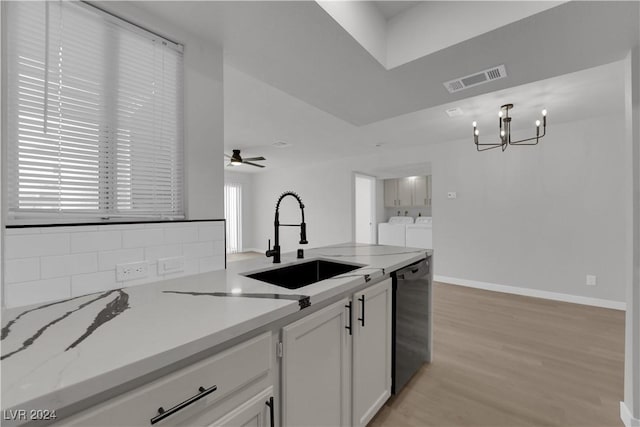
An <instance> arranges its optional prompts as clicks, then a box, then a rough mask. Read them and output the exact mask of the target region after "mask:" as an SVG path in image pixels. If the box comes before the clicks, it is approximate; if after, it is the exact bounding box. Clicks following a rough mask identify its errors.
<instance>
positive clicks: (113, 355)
mask: <svg viewBox="0 0 640 427" xmlns="http://www.w3.org/2000/svg"><path fill="white" fill-rule="evenodd" d="M425 253H426V254H431V251H430V250H416V249H411V248H399V247H393V246H379V245H358V244H355V245H354V244H346V245H336V246H327V247H322V248H316V249H310V250H307V251H306V259H305V260H297V259H296V257H295V253H292V254H283V255H282V264H281V266H284V265H287V264H294V263H297V262H305V261H309V260H310V259H314V258H315V259H318V258H320V259H328V260H331V259H336V258H340V259H341V260H345V258H347V259H348V260H349V261H350V262H353V263H357V264H358V265H362V266H363V267H362V268H359V269H356V270H353V271H351V272H348V273H345V274H343V275H339V276H336V277H333V278H331V279H327V280H323V281H320V282H317V283H314V284H311V285H308V286H305V287H303V288H300V289H297V290H289V289H285V288H281V287H278V286H275V285H271V284H268V283H265V282H261V281H259V280H255V279H251V278H249V277H246V276H245V274H248V273H250V272H257V271H263V270H266V269H270V268H274V267H277V266H274V265H273V263H272V260H271V259H269V258H266V257H264V258H262V257H261V258H256V259H251V260H245V261H237V262H232V263H229V264H228V267H227V270H222V271H213V272H208V273H204V274H199V275H194V276H188V277H180V278H175V279H169V280H163V281H159V282H156V283H152V284H146V285H139V286H134V287H129V288H124V289H114V290H110V291H106V292H102V293H99V294H90V295H84V296H78V297H73V298H68V299H65V300H61V301H56V302H52V303H46V304H39V305H36V306H27V307H16V308H12V309H4V310H2V354H1V356H0V357H1V360H2V362H1V364H0V369H1V370H2V409H3V410H10V409H11V410H15V409H25V410H30V409H43V408H47V409H61V408H64V407H68V406H70V405H73V404H75V403H76V402H78V401H80V400H82V399H84V398H86V397H88V396H93V395H97V394H99V393H103V392H106V391H109V390H111V389H113V388H115V387H118V386H120V385H122V384H124V383H127V382H129V381H131V380H132V379H134V378H138V377H142V376H144V375H147V374H150V373H153V372H154V371H157V370H159V369H163V368H165V367H166V366H168V365H170V364H172V363H175V362H178V361H180V360H183V359H186V358H188V357H191V356H193V355H196V354H198V353H200V352H202V351H205V350H207V349H210V348H212V347H215V346H217V345H221V344H223V343H225V342H226V341H228V340H230V339H232V338H234V337H238V336H241V335H243V334H246V333H249V332H251V331H253V330H255V329H257V328H259V327H262V326H264V325H268V324H270V323H273V322H275V321H278V320H281V319H284V318H285V317H287V316H289V315H292V314H294V313H296V312H298V311H299V310H300V309H302V308H304V307H303V305H304V306H307V305H309V304H317V303H320V302H322V301H324V300H327V299H329V298H332V297H337V296H339V295H344V294H345V293H346V292H349V291H350V290H351V289H355V288H356V287H358V286H362V285H363V284H365V283H366V282H368V281H370V280H375V279H378V278H382V277H384V275H385V274H388V273H390V272H392V271H395V270H397V269H398V268H401V267H404V266H406V265H409V264H411V263H413V262H416V261H419V260H420V259H422V258H424V257H425ZM238 294H241V295H242V297H238V296H239V295H238ZM9 424H11V423H9Z"/></svg>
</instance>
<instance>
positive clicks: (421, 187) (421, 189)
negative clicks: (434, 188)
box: [413, 175, 431, 207]
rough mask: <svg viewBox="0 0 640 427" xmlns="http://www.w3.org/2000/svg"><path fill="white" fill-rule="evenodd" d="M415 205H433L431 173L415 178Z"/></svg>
mask: <svg viewBox="0 0 640 427" xmlns="http://www.w3.org/2000/svg"><path fill="white" fill-rule="evenodd" d="M413 205H414V206H426V207H430V206H431V175H429V176H419V177H416V178H415V180H414V197H413Z"/></svg>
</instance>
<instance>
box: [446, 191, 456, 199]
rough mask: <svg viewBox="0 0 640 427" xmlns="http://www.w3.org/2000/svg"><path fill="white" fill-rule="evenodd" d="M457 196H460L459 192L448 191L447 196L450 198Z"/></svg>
mask: <svg viewBox="0 0 640 427" xmlns="http://www.w3.org/2000/svg"><path fill="white" fill-rule="evenodd" d="M457 197H458V194H457V193H456V192H455V191H449V192H448V193H447V198H448V199H455V198H457Z"/></svg>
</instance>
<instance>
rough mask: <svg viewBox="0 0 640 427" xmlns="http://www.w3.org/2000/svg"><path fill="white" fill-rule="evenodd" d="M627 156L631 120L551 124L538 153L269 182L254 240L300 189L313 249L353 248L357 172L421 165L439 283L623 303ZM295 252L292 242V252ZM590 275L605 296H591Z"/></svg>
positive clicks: (361, 164) (316, 172) (458, 152)
mask: <svg viewBox="0 0 640 427" xmlns="http://www.w3.org/2000/svg"><path fill="white" fill-rule="evenodd" d="M624 147H625V145H624V121H623V119H622V118H620V117H600V118H591V119H588V120H584V121H580V122H574V123H567V124H553V123H551V124H550V127H549V131H548V135H547V136H546V137H545V138H544V139H543V140H542V141H541V143H540V145H538V146H537V147H509V148H508V149H507V151H506V152H504V153H502V152H500V151H489V152H485V153H478V152H476V150H475V147H474V146H473V144H472V141H471V140H468V139H464V140H459V141H450V142H446V143H441V144H436V145H432V146H426V147H421V148H414V149H410V150H409V149H407V150H400V152H398V151H394V152H393V155H389V153H380V154H375V155H368V156H363V157H360V158H356V159H354V158H352V159H344V160H340V161H336V162H331V163H325V164H315V165H309V166H307V167H305V168H295V169H293V168H292V169H289V170H281V169H280V170H275V171H270V172H265V173H261V174H260V175H259V177H258V178H257V179H256V181H255V194H256V204H255V211H256V212H259V214H258V216H257V217H256V229H255V240H256V241H258V242H266V239H267V238H268V237H272V236H273V230H272V225H271V223H272V221H273V219H272V218H273V217H272V210H273V204H274V203H275V200H276V197H277V194H278V193H279V192H281V191H283V190H286V189H289V188H291V189H294V190H296V191H298V192H299V193H300V195H301V196H302V198H303V200H304V201H305V204H306V205H307V222H308V226H307V229H308V234H309V243H310V245H314V246H321V245H327V244H334V243H338V242H344V241H349V240H351V236H352V235H353V234H352V232H353V230H352V207H351V206H352V185H351V180H352V175H351V173H352V171H353V170H358V171H361V172H365V173H366V172H367V170H375V169H376V168H381V167H384V166H387V167H390V166H394V164H393V162H399V161H400V160H395V159H403V158H411V159H412V160H413V161H417V160H420V161H425V162H431V164H432V168H433V170H432V178H433V181H432V189H433V218H434V224H437V226H434V250H435V254H436V255H435V256H436V260H437V261H436V263H435V266H436V274H438V275H442V276H448V277H453V278H460V279H468V280H475V281H482V282H489V283H494V284H501V285H508V286H514V287H520V288H528V289H536V290H542V291H550V292H556V293H564V294H570V295H577V296H584V297H589V298H598V299H604V300H610V301H617V302H623V301H624V300H625V283H626V276H625V273H624V272H625V271H626V270H627V268H628V265H627V264H628V260H627V258H625V250H626V246H625V243H624V242H625V239H626V237H625V236H626V233H627V232H628V230H627V228H626V226H625V206H626V203H627V202H626V196H625V194H628V193H625V191H626V190H625V189H627V188H628V186H629V182H630V180H631V178H630V173H631V171H630V166H625V165H628V162H627V161H626V158H625V148H624ZM448 191H456V192H457V193H458V198H457V199H455V200H449V199H447V198H446V193H447V192H448ZM287 209H289V207H288V208H287ZM291 211H292V212H293V213H294V214H295V211H294V209H293V208H291ZM294 216H295V215H294ZM283 236H286V235H284V234H283ZM295 242H296V238H295V236H291V235H290V236H286V237H283V242H282V246H283V250H293V249H295V248H296V247H297V245H296V244H295ZM586 274H595V275H597V277H598V285H597V286H586V285H585V275H586Z"/></svg>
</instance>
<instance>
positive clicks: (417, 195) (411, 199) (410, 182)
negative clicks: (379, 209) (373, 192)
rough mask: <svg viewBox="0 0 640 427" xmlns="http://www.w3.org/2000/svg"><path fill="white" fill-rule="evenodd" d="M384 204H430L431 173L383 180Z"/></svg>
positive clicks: (388, 205) (403, 205)
mask: <svg viewBox="0 0 640 427" xmlns="http://www.w3.org/2000/svg"><path fill="white" fill-rule="evenodd" d="M384 206H385V207H387V208H393V207H400V206H402V207H407V206H420V207H430V206H431V175H428V176H418V177H408V178H396V179H385V180H384Z"/></svg>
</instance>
